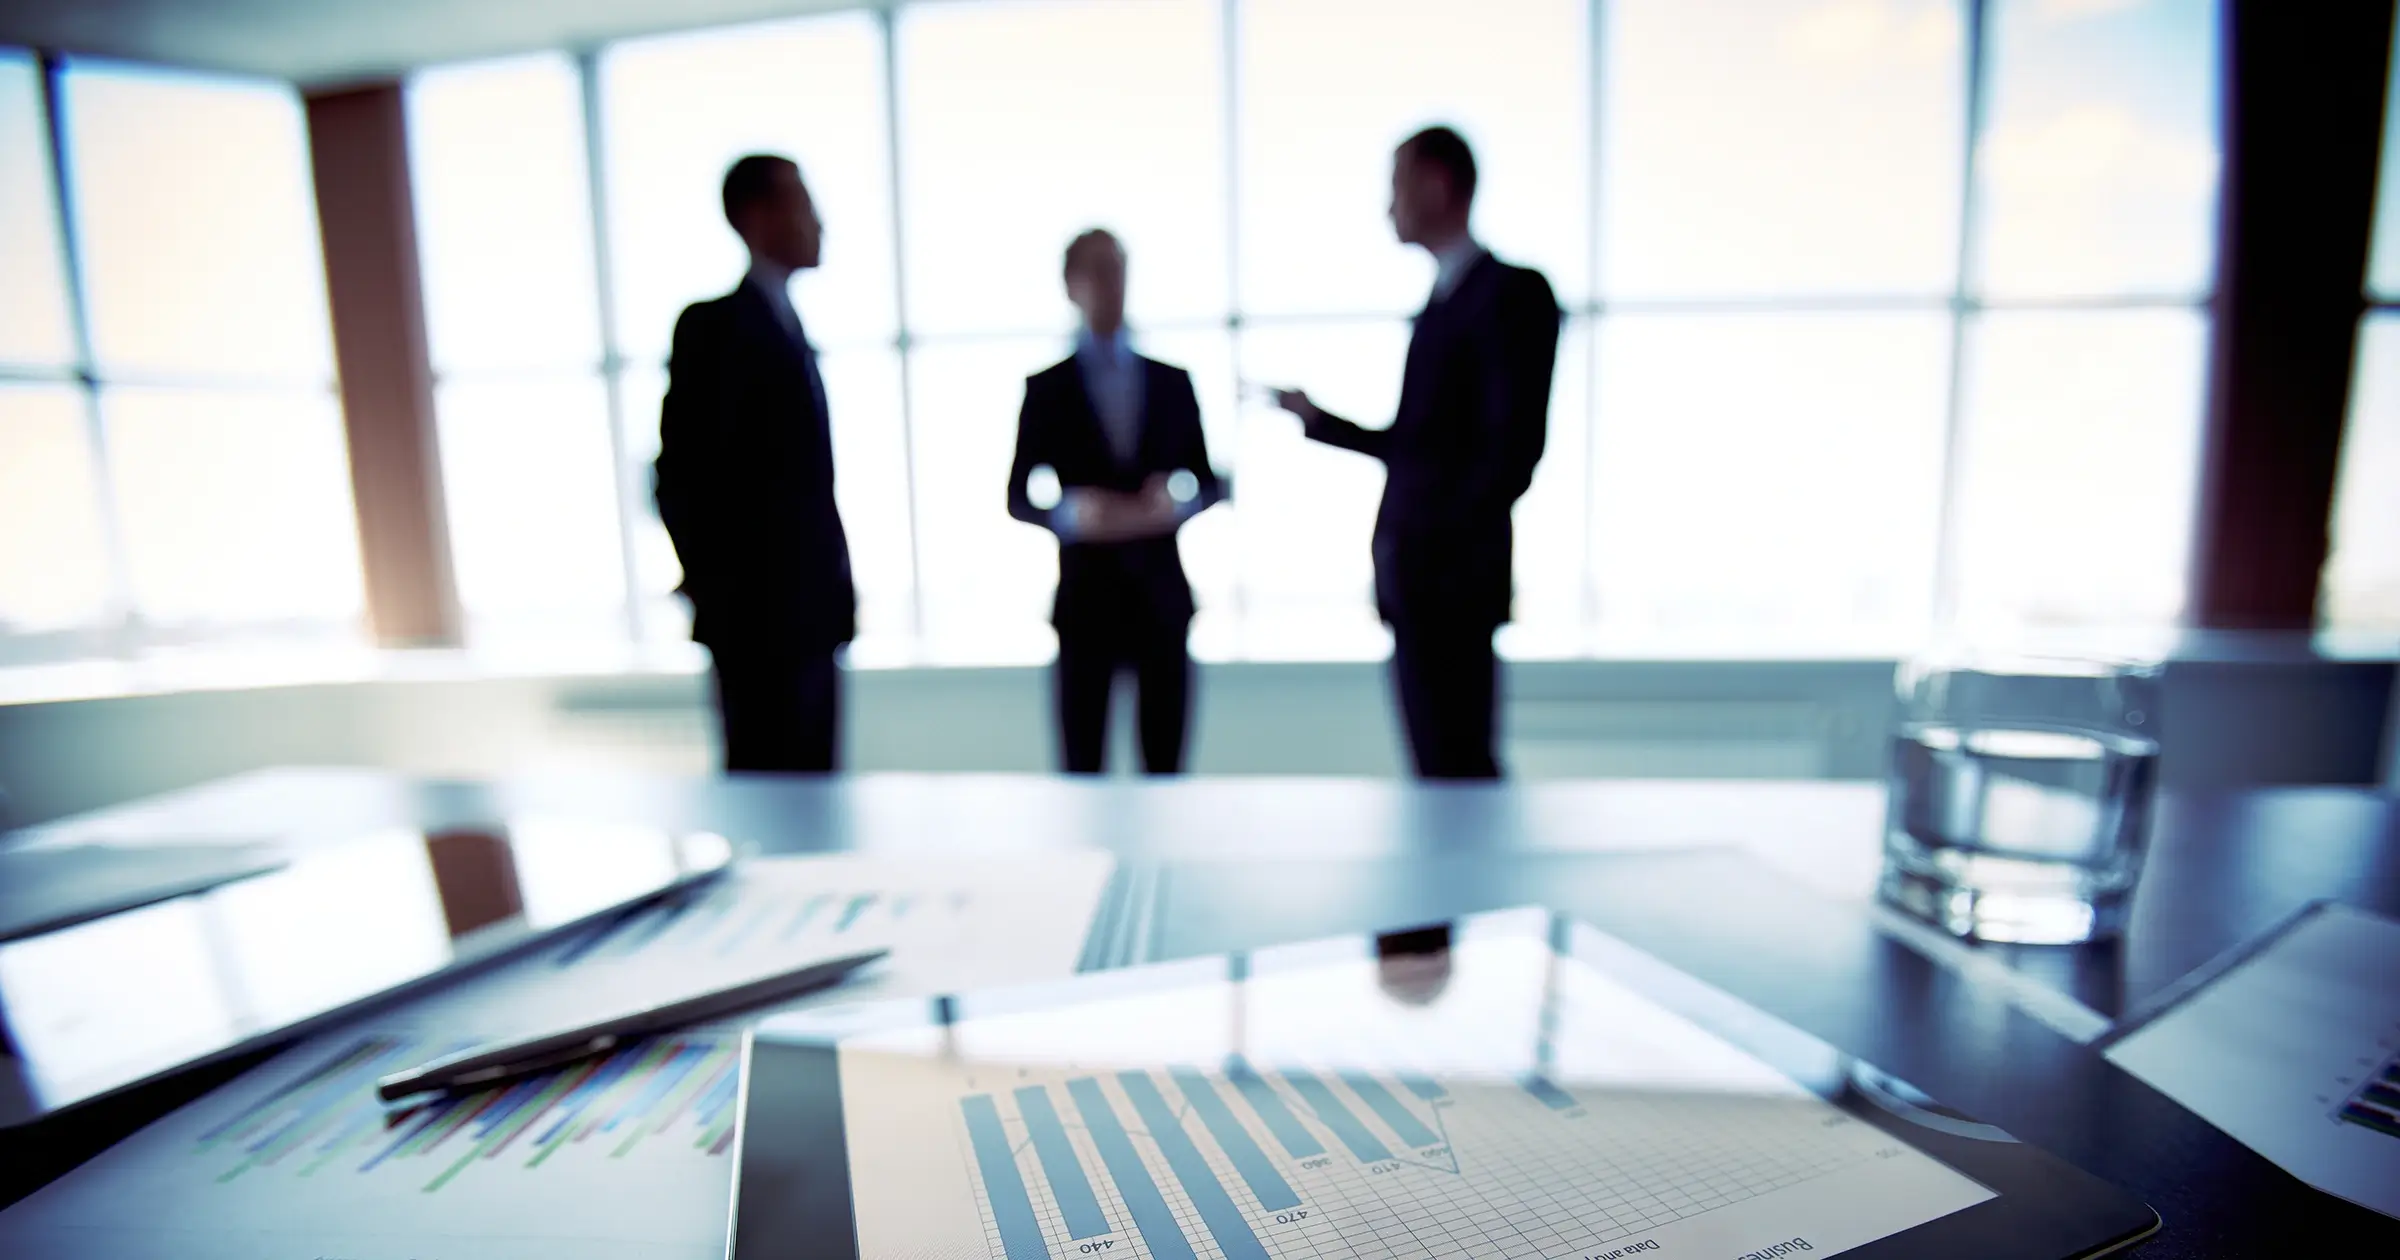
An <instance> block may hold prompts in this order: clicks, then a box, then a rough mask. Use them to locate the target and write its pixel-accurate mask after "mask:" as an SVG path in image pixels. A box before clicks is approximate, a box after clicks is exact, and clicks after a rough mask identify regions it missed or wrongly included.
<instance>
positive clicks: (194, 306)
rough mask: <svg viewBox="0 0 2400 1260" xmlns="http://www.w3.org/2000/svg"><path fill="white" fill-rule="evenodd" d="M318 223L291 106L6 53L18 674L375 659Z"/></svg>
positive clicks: (11, 546)
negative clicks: (39, 665) (226, 653)
mask: <svg viewBox="0 0 2400 1260" xmlns="http://www.w3.org/2000/svg"><path fill="white" fill-rule="evenodd" d="M54 155H56V156H58V157H60V158H63V161H62V162H54V161H53V156H54ZM314 204H315V203H314V199H313V194H312V191H311V187H310V180H309V163H308V149H307V140H306V136H305V129H304V126H303V123H302V119H301V111H300V107H299V101H298V99H297V97H296V96H295V94H294V93H293V92H292V91H291V90H290V89H289V88H286V87H283V86H280V85H273V84H266V83H258V82H249V81H240V80H228V79H220V78H213V77H204V76H197V75H186V74H176V73H165V72H160V71H155V70H148V69H136V68H132V67H125V66H116V65H110V64H106V63H97V62H71V63H66V64H63V65H44V64H42V63H40V62H37V61H36V60H34V59H33V58H31V57H30V56H28V55H26V54H23V53H17V52H8V51H0V273H5V274H6V275H7V277H8V280H7V283H6V285H5V286H0V654H4V655H5V656H6V657H7V658H8V659H39V658H44V657H55V656H61V655H83V654H90V653H93V652H98V651H106V650H113V649H124V648H140V647H145V646H158V645H165V644H172V643H176V642H180V641H187V640H191V639H195V638H201V637H206V638H210V639H221V638H223V637H224V636H226V635H228V634H234V635H255V634H261V633H268V634H273V635H275V636H277V637H280V638H284V639H287V640H288V639H289V638H290V637H292V636H294V635H297V636H301V637H306V638H327V639H333V640H341V641H355V639H356V638H357V634H358V630H359V622H360V618H361V613H362V610H363V606H364V596H363V590H362V583H361V580H360V575H359V559H358V543H357V534H356V526H355V524H354V514H353V512H352V509H351V504H350V489H349V487H350V478H349V471H348V460H347V455H346V451H345V447H344V441H343V434H342V427H341V419H340V413H339V410H338V408H337V406H336V405H335V400H334V395H333V389H332V374H333V355H332V347H331V336H330V333H329V326H328V319H327V315H326V308H325V294H324V279H323V275H324V272H323V268H322V265H321V263H320V261H319V258H318V244H317V242H318V237H317V225H316V218H315V209H314Z"/></svg>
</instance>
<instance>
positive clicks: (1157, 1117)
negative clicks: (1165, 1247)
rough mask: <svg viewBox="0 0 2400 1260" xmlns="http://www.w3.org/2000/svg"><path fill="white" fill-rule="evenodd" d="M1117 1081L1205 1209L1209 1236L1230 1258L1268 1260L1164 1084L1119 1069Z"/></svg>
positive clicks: (1189, 1195) (1187, 1192)
mask: <svg viewBox="0 0 2400 1260" xmlns="http://www.w3.org/2000/svg"><path fill="white" fill-rule="evenodd" d="M1117 1084H1118V1085H1120V1086H1122V1087H1123V1088H1124V1090H1125V1096H1126V1097H1127V1098H1130V1099H1132V1100H1133V1114H1135V1115H1136V1116H1139V1117H1141V1121H1142V1127H1143V1128H1145V1129H1147V1130H1149V1131H1150V1140H1151V1141H1152V1142H1155V1143H1157V1144H1158V1153H1159V1154H1161V1155H1164V1156H1166V1157H1167V1168H1168V1169H1169V1170H1170V1171H1172V1172H1173V1173H1174V1174H1175V1180H1176V1181H1178V1182H1180V1183H1182V1185H1183V1196H1184V1197H1185V1198H1186V1199H1189V1200H1191V1204H1192V1207H1193V1209H1194V1210H1196V1211H1198V1212H1199V1213H1200V1223H1201V1224H1203V1225H1206V1226H1207V1227H1208V1234H1209V1237H1211V1238H1214V1239H1216V1240H1217V1249H1218V1250H1219V1251H1222V1252H1224V1253H1225V1260H1267V1249H1266V1248H1265V1247H1264V1246H1262V1245H1260V1243H1259V1241H1258V1235H1257V1234H1256V1233H1254V1232H1252V1231H1251V1229H1250V1222H1248V1221H1246V1220H1244V1219H1242V1210H1241V1209H1240V1208H1239V1207H1236V1206H1234V1202H1233V1196H1232V1195H1229V1194H1227V1193H1225V1183H1224V1182H1222V1181H1219V1180H1217V1174H1216V1170H1215V1169H1212V1168H1210V1167H1209V1166H1208V1160H1207V1159H1206V1158H1204V1157H1203V1156H1202V1155H1201V1154H1200V1148H1199V1147H1197V1146H1194V1145H1193V1144H1192V1135H1191V1134H1189V1133H1186V1132H1184V1129H1183V1122H1182V1121H1181V1120H1180V1119H1178V1118H1177V1117H1176V1115H1175V1112H1174V1109H1173V1108H1170V1107H1168V1106H1167V1100H1166V1098H1165V1096H1163V1095H1161V1094H1160V1093H1159V1092H1158V1082H1156V1081H1153V1080H1151V1079H1150V1074H1149V1073H1148V1072H1119V1073H1117ZM1145 1236H1146V1235H1145Z"/></svg>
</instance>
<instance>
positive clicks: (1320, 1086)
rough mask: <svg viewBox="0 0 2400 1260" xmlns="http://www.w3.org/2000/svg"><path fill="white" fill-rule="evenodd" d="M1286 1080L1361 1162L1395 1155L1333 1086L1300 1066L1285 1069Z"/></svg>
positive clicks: (1374, 1160) (1301, 1099) (1370, 1161)
mask: <svg viewBox="0 0 2400 1260" xmlns="http://www.w3.org/2000/svg"><path fill="white" fill-rule="evenodd" d="M1283 1079H1284V1080H1285V1081H1287V1082H1289V1083H1290V1085H1291V1087H1292V1088H1293V1089H1294V1090H1296V1091H1298V1092H1299V1094H1300V1101H1302V1102H1305V1103H1307V1104H1308V1107H1309V1110H1311V1111H1314V1112H1316V1113H1317V1119H1319V1120H1322V1121H1324V1122H1325V1127H1326V1128H1328V1129H1331V1130H1333V1136H1335V1137H1337V1138H1339V1139H1341V1143H1342V1145H1344V1146H1346V1147H1349V1148H1350V1153H1351V1154H1352V1155H1354V1156H1356V1157H1357V1158H1358V1160H1359V1162H1361V1163H1367V1164H1372V1163H1374V1162H1376V1161H1377V1160H1384V1159H1390V1158H1391V1157H1392V1151H1391V1148H1390V1147H1388V1146H1385V1145H1384V1144H1383V1139H1382V1138H1379V1137H1377V1136H1375V1134H1374V1133H1373V1132H1372V1131H1371V1130H1369V1129H1368V1128H1367V1126H1365V1125H1363V1124H1361V1123H1359V1120H1358V1117H1357V1116H1355V1115H1352V1114H1351V1112H1350V1108H1349V1107H1347V1106H1345V1105H1343V1103H1342V1100H1341V1096H1340V1095H1338V1094H1335V1093H1334V1092H1333V1087H1332V1086H1331V1085H1328V1084H1326V1083H1325V1082H1324V1081H1322V1080H1319V1079H1317V1077H1316V1076H1314V1075H1313V1074H1311V1073H1308V1072H1303V1071H1301V1070H1300V1069H1298V1068H1285V1069H1284V1070H1283Z"/></svg>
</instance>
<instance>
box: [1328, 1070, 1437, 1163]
mask: <svg viewBox="0 0 2400 1260" xmlns="http://www.w3.org/2000/svg"><path fill="white" fill-rule="evenodd" d="M1341 1076H1342V1084H1344V1085H1347V1086H1349V1087H1350V1092H1351V1093H1353V1094H1356V1095H1358V1098H1359V1101H1360V1102H1363V1103H1365V1104H1366V1105H1367V1110H1369V1111H1372V1112H1374V1113H1375V1114H1376V1115H1377V1116H1379V1117H1381V1118H1382V1120H1383V1122H1384V1123H1385V1124H1387V1125H1389V1126H1391V1130H1392V1132H1393V1133H1396V1134H1398V1135H1399V1137H1400V1143H1401V1145H1403V1146H1434V1145H1437V1144H1439V1143H1440V1142H1441V1140H1442V1135H1441V1134H1439V1133H1436V1132H1434V1131H1433V1130H1432V1129H1431V1128H1429V1127H1427V1125H1426V1123H1425V1122H1424V1121H1422V1120H1419V1119H1417V1113H1415V1112H1413V1111H1410V1110H1409V1109H1408V1106H1407V1104H1405V1103H1402V1102H1401V1101H1400V1100H1399V1099H1397V1098H1394V1097H1392V1091H1390V1090H1388V1089H1385V1088H1384V1087H1383V1082H1382V1081H1379V1080H1376V1079H1375V1078H1374V1077H1372V1076H1369V1075H1367V1074H1366V1073H1364V1072H1344V1073H1342V1074H1341Z"/></svg>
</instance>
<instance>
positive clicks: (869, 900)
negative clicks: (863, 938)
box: [833, 893, 875, 932]
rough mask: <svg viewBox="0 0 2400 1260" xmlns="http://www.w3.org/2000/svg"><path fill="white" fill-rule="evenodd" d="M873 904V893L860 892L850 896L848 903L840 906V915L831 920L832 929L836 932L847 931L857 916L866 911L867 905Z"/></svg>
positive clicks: (856, 919)
mask: <svg viewBox="0 0 2400 1260" xmlns="http://www.w3.org/2000/svg"><path fill="white" fill-rule="evenodd" d="M874 904H875V894H873V893H860V894H858V895H857V896H855V897H852V898H851V899H850V904H849V905H846V906H843V907H842V917H841V918H838V919H835V920H834V921H833V930H834V931H836V932H847V931H849V930H850V927H851V925H852V924H854V923H857V922H858V917H859V916H860V915H862V914H865V913H866V912H867V907H868V906H871V905H874Z"/></svg>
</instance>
